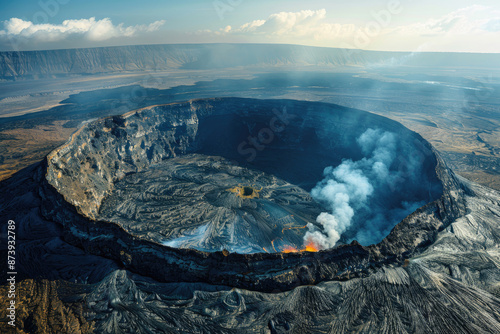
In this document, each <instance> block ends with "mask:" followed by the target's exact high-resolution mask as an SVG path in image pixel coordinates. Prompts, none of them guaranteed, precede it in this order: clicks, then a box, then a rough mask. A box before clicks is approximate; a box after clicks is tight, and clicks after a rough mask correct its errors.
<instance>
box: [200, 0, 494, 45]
mask: <svg viewBox="0 0 500 334" xmlns="http://www.w3.org/2000/svg"><path fill="white" fill-rule="evenodd" d="M405 10H406V11H408V10H410V8H409V7H408V8H406V7H404V6H402V7H401V8H399V9H398V10H393V11H392V12H391V10H390V9H389V7H388V8H385V9H384V8H381V9H379V10H375V11H372V12H371V17H370V18H369V19H368V20H366V21H365V23H357V24H355V23H349V22H348V23H339V22H335V21H333V20H331V19H330V18H329V17H328V13H327V11H326V9H318V10H302V11H298V12H279V13H275V14H272V15H270V16H268V17H267V18H259V19H256V20H253V21H249V22H246V23H243V24H241V25H239V26H234V25H233V26H232V27H229V26H228V27H226V28H220V29H219V30H217V31H215V32H213V31H205V33H206V34H214V35H217V36H226V38H230V36H232V37H238V38H239V40H242V41H250V42H275V43H291V44H306V45H314V46H328V47H344V48H355V49H373V50H398V51H403V50H404V51H413V50H417V49H419V48H425V50H423V51H455V52H456V51H467V52H469V51H474V50H475V51H479V52H500V46H498V47H497V46H492V44H491V43H486V42H485V41H488V40H493V39H494V38H500V34H499V33H500V15H499V14H498V12H497V11H494V10H492V8H490V7H486V6H481V5H473V6H468V7H464V8H460V9H457V10H455V11H452V12H450V13H448V14H446V15H442V16H440V17H432V16H431V15H429V16H428V17H427V18H425V19H423V20H421V21H420V22H414V23H407V24H396V22H401V18H400V19H397V17H398V16H400V15H404V13H405ZM401 17H404V16H401ZM492 38H493V39H492Z"/></svg>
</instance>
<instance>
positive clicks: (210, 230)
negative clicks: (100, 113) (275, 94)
mask: <svg viewBox="0 0 500 334" xmlns="http://www.w3.org/2000/svg"><path fill="white" fill-rule="evenodd" d="M368 129H373V130H375V131H379V132H380V133H385V132H390V134H391V135H392V136H393V138H395V140H394V142H395V143H396V144H395V145H393V147H392V149H393V151H394V152H393V153H394V157H393V159H391V160H390V163H389V165H388V173H389V174H390V175H393V176H395V177H394V178H392V179H390V182H378V183H373V184H374V187H373V188H374V189H373V193H372V194H371V195H370V197H369V200H368V201H367V202H366V203H365V204H363V205H362V206H360V207H359V208H357V210H355V214H354V217H353V219H352V224H351V225H350V226H349V228H347V229H346V231H345V233H344V234H343V235H342V238H341V240H340V241H339V243H342V242H349V241H350V240H352V239H356V238H357V236H360V234H359V231H360V230H363V229H366V228H368V230H369V231H370V228H373V226H367V225H368V224H371V225H374V224H383V225H384V226H383V227H381V228H380V231H378V230H377V231H378V232H380V234H381V235H380V237H379V241H380V240H381V239H380V238H383V237H385V235H387V233H388V232H389V231H390V229H391V228H392V227H394V225H396V224H397V223H398V222H399V221H400V220H401V219H403V218H404V217H405V216H406V215H408V214H409V213H411V212H412V210H414V209H415V207H411V206H408V205H406V204H407V203H419V204H420V205H423V204H425V203H428V202H430V201H433V200H435V199H437V198H439V196H440V195H441V193H442V186H441V182H440V180H439V179H438V178H437V175H436V170H435V168H436V164H437V162H436V157H435V155H434V153H433V151H432V148H431V147H430V145H429V144H428V143H427V142H426V141H424V140H423V139H422V138H421V137H420V136H419V135H417V134H415V133H414V132H411V131H409V130H408V129H406V128H405V127H403V126H402V125H400V124H399V123H397V122H394V121H391V120H389V119H386V118H383V117H379V116H376V115H373V114H370V113H367V112H362V111H359V110H354V109H349V108H344V107H340V106H336V105H331V104H323V103H311V102H299V101H290V100H253V99H237V98H222V99H207V100H195V101H190V102H186V103H178V104H172V105H162V106H153V107H148V108H144V109H141V110H139V111H135V112H131V113H128V114H126V115H123V116H120V117H111V118H106V119H102V120H98V121H95V122H92V123H89V124H87V125H85V126H84V127H83V128H82V129H80V130H79V131H78V132H77V133H76V134H75V135H74V136H73V137H72V139H71V141H70V142H68V143H67V144H66V145H65V146H63V147H61V148H60V149H58V150H56V151H54V152H53V153H52V154H51V155H50V156H49V157H48V162H49V166H48V171H47V179H48V181H49V183H50V184H52V185H53V186H54V187H55V188H56V189H57V190H58V192H59V193H61V194H62V195H63V196H64V198H65V199H66V201H68V202H70V203H71V204H73V205H74V206H75V207H76V208H77V210H78V211H79V212H80V214H82V215H84V216H87V217H88V218H91V219H94V220H101V221H109V222H114V223H117V224H119V225H121V226H122V227H123V228H124V229H125V230H126V231H128V232H129V233H131V234H133V235H135V236H138V237H141V238H145V239H148V240H152V241H155V242H158V243H161V244H164V245H167V246H171V247H181V248H195V249H199V250H204V251H216V250H222V249H227V250H229V251H231V252H239V253H254V252H280V251H283V250H285V248H286V247H287V246H289V245H291V246H293V247H295V248H298V249H300V248H301V246H302V243H303V236H304V234H305V233H306V232H307V230H308V229H307V228H305V226H306V225H307V224H308V223H310V224H312V225H315V226H316V227H317V228H318V229H319V230H322V226H321V224H319V223H317V222H316V218H317V216H318V215H319V214H320V213H321V212H330V211H332V209H331V205H330V204H331V203H329V202H328V201H323V200H321V199H314V198H312V197H311V190H312V189H313V188H315V186H316V185H317V184H318V182H320V181H321V180H323V179H324V177H325V176H324V174H323V173H324V170H325V168H327V167H330V166H332V167H336V166H339V165H341V164H343V162H345V161H346V160H349V159H350V160H352V161H354V162H358V161H360V163H359V164H360V165H361V164H365V163H367V161H370V159H372V157H371V156H373V157H375V156H376V154H377V150H376V149H372V151H373V152H371V153H370V154H371V156H368V155H369V154H367V152H366V151H365V150H364V149H363V147H362V146H361V145H360V140H359V138H360V137H361V136H362V135H363V134H365V133H366V131H367V130H368ZM356 166H358V165H355V166H354V167H353V170H354V171H356V170H357V169H356V168H358V169H359V168H361V167H356ZM370 166H371V165H370ZM373 166H376V163H374V164H373ZM370 168H371V167H370ZM374 168H375V167H373V169H374ZM370 173H371V172H369V173H368V174H367V176H370V175H372V174H370ZM373 175H375V174H373ZM373 207H376V208H377V209H376V210H375V209H373Z"/></svg>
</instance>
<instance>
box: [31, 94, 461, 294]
mask: <svg viewBox="0 0 500 334" xmlns="http://www.w3.org/2000/svg"><path fill="white" fill-rule="evenodd" d="M368 127H371V128H378V129H382V130H387V131H390V132H392V133H394V134H396V135H397V137H398V140H399V146H398V147H399V149H398V152H397V153H398V157H399V159H398V161H397V162H396V163H395V164H394V165H393V166H391V168H394V169H398V168H405V166H407V165H408V164H409V162H410V161H412V159H415V157H417V158H418V159H419V161H420V162H421V164H422V174H421V175H418V177H417V178H412V177H411V175H410V176H409V177H408V179H406V180H405V182H402V183H400V184H398V185H397V186H398V187H397V189H395V190H394V192H393V196H394V197H397V198H398V200H401V199H407V200H425V201H427V202H431V203H430V204H428V205H426V206H424V207H422V208H421V209H419V210H417V211H416V212H415V213H413V214H412V215H410V216H409V217H407V218H405V219H404V220H403V222H401V223H400V224H398V226H396V228H394V230H393V231H392V232H391V233H390V234H389V236H388V237H387V238H385V239H384V240H383V241H382V242H381V243H379V244H377V245H373V246H370V247H361V246H360V245H359V244H357V243H353V244H351V245H346V246H343V247H338V248H336V249H331V250H327V251H322V252H318V253H308V252H300V253H291V254H247V255H240V254H223V252H214V253H205V252H198V251H194V250H182V249H173V248H170V247H165V246H161V245H159V244H158V243H156V242H152V241H151V240H150V239H148V237H147V235H143V236H140V237H137V235H134V234H131V233H128V232H126V231H125V230H123V228H122V227H120V226H119V225H116V224H110V223H107V222H103V221H100V220H99V218H98V217H99V208H100V205H101V203H102V201H103V199H104V198H105V197H106V196H108V195H109V194H110V192H111V191H112V190H113V187H114V184H115V183H116V182H117V181H118V180H120V179H122V178H123V177H124V176H125V175H127V174H129V173H135V172H140V171H144V170H146V169H147V168H148V166H150V165H151V164H154V163H157V162H160V161H162V160H164V159H168V158H171V157H175V156H180V155H184V154H186V153H201V154H207V155H211V156H221V157H224V158H226V159H231V160H233V161H235V162H237V163H239V164H241V165H243V166H249V167H251V168H253V169H257V170H262V171H264V172H266V173H272V174H274V175H276V176H277V177H280V178H281V179H283V180H286V181H288V182H290V183H293V184H296V185H299V186H301V187H303V188H304V189H306V190H308V191H309V190H310V189H311V188H312V187H314V185H315V184H316V182H318V181H319V180H321V178H322V172H323V169H324V168H325V167H327V166H335V165H338V164H339V163H340V162H341V161H342V159H345V158H350V159H354V160H358V159H362V158H363V152H362V151H361V150H360V149H359V148H357V146H356V145H355V143H356V138H358V137H359V136H360V135H361V134H362V133H363V132H364V131H366V129H367V128H368ZM263 129H264V130H263ZM268 130H271V132H272V135H273V138H272V140H270V138H269V137H267V139H266V138H264V137H262V133H263V131H264V132H267V133H268V134H269V133H270V132H269V131H268ZM259 133H260V134H261V139H265V140H264V141H265V142H266V143H265V144H264V145H262V141H261V142H259V143H260V144H259V145H261V146H259V145H253V148H255V150H254V151H250V149H251V148H252V145H251V143H252V140H254V139H252V138H259ZM44 182H45V183H46V184H45V186H44V187H42V190H41V192H42V193H43V197H44V198H46V199H50V202H51V204H50V205H49V204H48V202H46V203H47V205H45V207H44V208H42V212H43V214H44V215H45V216H46V217H47V218H49V219H53V220H55V221H59V222H61V223H62V224H63V225H65V226H66V227H67V230H68V233H67V238H68V240H70V241H71V242H72V243H74V244H78V245H79V246H81V247H83V248H85V249H87V250H88V251H90V252H92V253H94V254H98V255H104V256H107V257H110V258H115V259H119V260H121V261H122V262H123V263H124V264H125V265H126V266H127V267H128V268H130V269H131V270H137V271H140V272H142V273H144V274H147V275H150V276H151V277H154V278H155V279H158V280H162V281H175V280H185V281H204V282H209V283H217V284H220V283H223V284H228V285H231V286H238V287H243V288H250V289H258V290H266V291H272V290H273V289H275V288H279V289H288V288H292V287H294V286H297V285H300V284H312V283H315V282H319V281H322V280H325V279H335V278H337V279H343V277H344V279H345V276H346V275H347V277H354V276H356V275H365V274H367V273H369V271H370V267H372V266H373V265H376V264H377V263H379V264H380V263H387V262H388V261H389V262H391V261H401V260H402V259H404V258H405V257H407V256H409V255H410V254H413V253H415V252H418V251H420V250H421V249H422V248H423V247H425V245H427V244H428V243H429V242H430V241H431V240H432V238H434V237H435V235H436V233H437V231H438V230H440V229H442V228H443V227H444V226H446V224H448V223H449V222H450V220H451V219H453V218H454V217H456V216H457V215H459V214H461V213H462V211H463V206H462V204H461V199H460V192H461V191H462V190H461V189H460V185H459V184H458V183H457V181H456V180H455V179H454V176H453V175H452V174H450V172H449V171H448V170H447V169H446V167H445V166H444V164H443V162H442V161H441V160H440V159H439V157H437V156H436V154H435V152H434V151H433V150H432V147H431V146H430V145H429V144H428V143H427V142H426V141H425V140H423V139H422V138H421V137H420V136H419V135H417V134H415V133H413V132H411V131H409V130H408V129H406V128H405V127H403V126H402V125H400V124H399V123H397V122H394V121H391V120H389V119H386V118H383V117H380V116H376V115H372V114H370V113H366V112H363V111H359V110H354V109H349V108H343V107H340V106H336V105H331V104H323V103H310V102H300V101H290V100H252V99H237V98H221V99H206V100H194V101H189V102H186V103H178V104H171V105H161V106H152V107H148V108H144V109H141V110H137V111H133V112H130V113H128V114H125V115H122V116H115V117H111V118H106V119H101V120H98V121H95V122H92V123H89V124H87V125H85V126H84V127H82V128H81V129H80V130H79V131H78V132H77V133H75V134H74V135H73V136H72V138H71V140H70V141H69V142H68V143H67V144H66V145H64V146H62V147H61V148H59V149H57V150H55V151H54V152H52V153H51V154H50V155H49V156H48V157H47V166H46V175H45V181H44ZM59 197H60V198H59ZM76 211H77V212H78V213H79V215H77V213H76ZM151 260H153V261H151ZM155 261H156V262H155ZM146 262H147V263H149V267H147V265H146ZM151 263H154V265H152V266H151ZM214 268H217V270H216V272H214Z"/></svg>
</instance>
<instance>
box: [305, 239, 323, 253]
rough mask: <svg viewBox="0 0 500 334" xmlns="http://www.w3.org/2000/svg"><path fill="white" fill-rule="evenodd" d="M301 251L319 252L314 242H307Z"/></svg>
mask: <svg viewBox="0 0 500 334" xmlns="http://www.w3.org/2000/svg"><path fill="white" fill-rule="evenodd" d="M303 250H304V251H306V252H317V251H318V250H319V248H318V246H317V245H316V244H315V243H314V242H312V241H309V242H308V243H307V244H306V248H304V249H303Z"/></svg>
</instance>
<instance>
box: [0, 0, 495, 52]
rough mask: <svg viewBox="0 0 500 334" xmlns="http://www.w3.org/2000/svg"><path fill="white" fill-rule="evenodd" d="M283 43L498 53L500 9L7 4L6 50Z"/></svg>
mask: <svg viewBox="0 0 500 334" xmlns="http://www.w3.org/2000/svg"><path fill="white" fill-rule="evenodd" d="M164 43H281V44H300V45H311V46H320V47H341V48H356V49H365V50H386V51H439V52H490V53H493V52H494V53H500V2H499V1H498V0H488V1H476V2H471V1H462V0H441V1H436V0H433V1H429V0H420V1H417V0H382V1H380V0H357V1H345V0H343V1H337V0H330V1H315V0H310V1H304V0H302V1H295V0H276V1H272V0H265V1H263V0H184V1H172V0H141V1H136V0H135V1H130V0H121V1H115V0H106V1H104V0H86V1H83V0H39V1H36V0H35V1H26V0H17V1H12V0H9V1H6V0H0V50H1V51H9V50H15V51H16V50H43V49H64V48H78V47H99V46H115V45H133V44H164Z"/></svg>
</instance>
